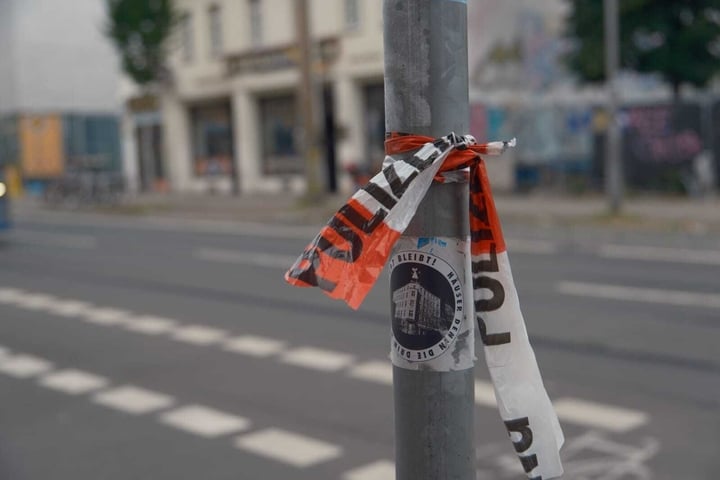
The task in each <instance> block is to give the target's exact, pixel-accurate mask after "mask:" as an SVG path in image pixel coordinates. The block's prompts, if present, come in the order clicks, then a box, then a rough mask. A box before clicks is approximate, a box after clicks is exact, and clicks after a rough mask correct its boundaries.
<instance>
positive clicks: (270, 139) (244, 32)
mask: <svg viewBox="0 0 720 480" xmlns="http://www.w3.org/2000/svg"><path fill="white" fill-rule="evenodd" d="M309 4H310V10H311V11H310V19H311V32H312V37H313V39H314V45H315V46H316V48H317V52H318V53H319V54H318V57H319V58H320V59H322V60H319V61H317V62H316V64H315V71H316V74H317V76H318V78H319V79H320V80H319V83H321V84H322V86H321V87H320V89H321V90H322V97H323V99H324V112H323V114H324V117H325V118H324V120H325V123H326V125H328V126H331V128H330V129H326V131H328V132H329V133H330V141H329V142H325V143H326V145H327V151H326V152H324V153H325V155H322V157H323V158H325V159H326V163H327V165H325V168H326V170H329V171H334V172H336V174H337V177H339V178H340V181H341V182H340V183H341V186H342V185H345V186H348V184H349V179H348V178H347V176H346V175H342V173H343V172H344V171H345V169H347V168H348V167H349V166H351V165H358V166H365V165H377V164H379V162H381V160H382V157H383V150H382V142H383V138H384V106H383V100H384V95H383V28H382V4H383V0H342V1H341V0H332V1H328V0H309ZM561 5H562V1H561V0H536V1H532V2H531V1H529V0H503V1H500V0H478V1H477V2H476V1H473V2H469V5H468V6H469V12H468V19H469V31H470V34H469V36H470V48H469V55H470V73H471V79H470V80H471V81H470V84H471V89H474V92H471V96H472V97H473V98H476V99H478V98H479V99H481V100H483V101H485V100H486V99H487V98H486V97H487V96H486V95H485V93H486V92H485V88H486V86H487V82H488V81H493V78H495V77H496V76H497V72H496V70H497V68H496V67H497V66H496V65H494V64H493V59H492V58H491V57H492V52H493V49H497V48H501V47H502V45H504V43H503V42H506V43H508V44H514V43H517V42H524V43H523V45H524V48H525V50H526V53H532V54H537V55H540V54H543V55H546V54H549V53H551V52H556V51H557V48H556V46H553V45H550V42H551V40H548V38H550V37H549V36H551V35H553V34H556V33H557V25H556V24H557V23H558V22H559V20H558V18H560V16H561V15H562V13H563V9H562V8H560V6H561ZM176 6H177V8H178V10H179V11H180V12H181V14H182V21H181V25H180V28H179V31H178V32H177V35H176V38H175V40H174V43H173V52H172V55H171V58H170V60H169V66H170V70H171V72H172V77H173V84H172V88H169V89H163V90H160V91H158V93H157V94H152V92H150V93H151V94H149V95H147V93H148V92H144V93H145V94H143V92H139V91H137V89H135V88H134V87H133V86H132V85H129V84H126V85H124V86H123V94H122V95H123V97H124V98H125V99H126V106H127V115H126V118H125V128H124V138H125V142H124V144H125V147H126V148H125V152H126V168H127V174H128V176H129V177H130V178H136V179H139V182H138V185H137V187H138V188H139V189H142V190H153V189H165V188H171V189H173V190H175V191H184V192H207V191H211V190H220V191H223V192H230V191H231V190H233V188H234V187H235V188H237V190H238V191H239V192H242V193H243V194H244V193H257V192H280V191H287V190H288V189H289V190H291V191H295V192H300V191H302V190H303V186H304V181H303V176H302V169H303V161H302V158H301V157H300V155H299V152H298V151H297V150H296V147H295V142H294V137H295V135H296V134H297V130H296V128H295V125H297V118H298V115H297V113H298V112H297V108H296V90H297V86H298V83H299V78H300V76H299V70H298V67H297V62H296V58H295V57H296V56H297V49H296V46H295V45H296V34H295V32H296V25H295V12H294V8H293V7H294V2H291V1H288V0H176ZM543 12H545V13H543ZM543 15H545V16H543ZM548 15H549V16H550V17H551V20H552V19H554V20H553V21H548V22H545V20H544V19H545V18H546V17H547V16H548ZM553 22H554V23H553ZM523 25H525V26H527V25H531V26H532V28H533V30H531V33H533V37H532V38H526V37H523V36H522V35H521V34H520V33H519V30H518V29H519V28H521V27H522V26H523ZM548 49H549V50H548ZM519 62H520V64H522V63H523V60H522V59H520V60H519ZM541 67H543V68H544V66H543V65H541ZM519 68H521V69H522V68H527V69H530V70H532V68H533V65H532V64H531V62H529V61H526V62H525V66H524V67H523V66H522V65H521V66H520V67H519ZM536 70H537V69H536ZM533 71H535V70H533ZM537 71H538V72H539V74H538V75H540V73H542V72H543V71H544V70H542V68H540V70H537ZM549 75H555V72H554V71H552V72H550V73H549ZM516 77H518V78H528V76H527V75H525V73H523V72H519V74H518V75H516ZM536 77H537V80H536V81H538V82H544V81H546V80H553V78H545V77H542V76H536ZM523 88H524V86H523ZM490 93H491V94H492V93H493V92H490ZM320 129H321V130H323V128H322V123H321V128H320ZM482 133H484V132H482ZM332 137H334V141H332V140H333V138H332ZM511 165H512V164H511V162H502V163H498V165H497V166H493V167H492V168H493V169H494V170H496V171H497V172H496V173H497V175H496V176H497V177H498V178H500V179H504V180H503V181H502V182H501V183H504V184H508V182H510V181H511V179H510V174H509V172H510V169H511ZM499 170H504V172H502V171H499ZM504 186H507V185H502V184H501V185H499V187H500V188H503V187H504Z"/></svg>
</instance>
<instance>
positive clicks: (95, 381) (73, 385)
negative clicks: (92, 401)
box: [39, 369, 109, 395]
mask: <svg viewBox="0 0 720 480" xmlns="http://www.w3.org/2000/svg"><path fill="white" fill-rule="evenodd" d="M39 383H40V385H42V386H44V387H47V388H50V389H53V390H58V391H60V392H64V393H69V394H71V395H80V394H83V393H88V392H92V391H95V390H99V389H101V388H104V387H105V386H107V385H108V383H109V382H108V380H107V379H105V378H103V377H100V376H98V375H94V374H92V373H88V372H83V371H82V370H75V369H68V370H61V371H59V372H53V373H50V374H48V375H45V376H43V377H42V378H41V379H40V382H39Z"/></svg>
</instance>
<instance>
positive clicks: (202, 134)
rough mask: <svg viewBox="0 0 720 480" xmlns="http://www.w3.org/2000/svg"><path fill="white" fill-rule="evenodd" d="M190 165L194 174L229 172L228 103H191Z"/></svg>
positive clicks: (230, 142)
mask: <svg viewBox="0 0 720 480" xmlns="http://www.w3.org/2000/svg"><path fill="white" fill-rule="evenodd" d="M190 118H191V122H192V145H193V165H194V170H195V174H196V175H221V174H230V173H232V156H233V153H232V152H233V137H232V123H231V121H230V104H229V103H227V102H220V103H215V104H212V105H204V106H200V107H193V108H192V109H191V110H190Z"/></svg>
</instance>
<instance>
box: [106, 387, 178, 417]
mask: <svg viewBox="0 0 720 480" xmlns="http://www.w3.org/2000/svg"><path fill="white" fill-rule="evenodd" d="M93 402H95V403H98V404H100V405H104V406H106V407H110V408H114V409H116V410H120V411H122V412H125V413H132V414H134V415H141V414H143V413H149V412H152V411H155V410H160V409H163V408H166V407H169V406H170V405H172V404H173V403H174V400H173V398H172V397H171V396H169V395H164V394H162V393H157V392H153V391H151V390H146V389H144V388H139V387H134V386H132V385H124V386H122V387H118V388H115V389H113V390H106V391H104V392H100V393H98V394H96V395H95V396H94V397H93Z"/></svg>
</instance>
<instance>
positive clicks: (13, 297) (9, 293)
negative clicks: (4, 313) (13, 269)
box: [0, 288, 27, 303]
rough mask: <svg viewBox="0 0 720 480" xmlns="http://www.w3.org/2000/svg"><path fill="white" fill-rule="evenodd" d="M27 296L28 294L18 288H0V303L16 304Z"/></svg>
mask: <svg viewBox="0 0 720 480" xmlns="http://www.w3.org/2000/svg"><path fill="white" fill-rule="evenodd" d="M25 295H27V293H26V292H24V291H22V290H20V289H18V288H0V303H15V302H17V301H18V300H19V299H20V298H22V297H24V296H25Z"/></svg>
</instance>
